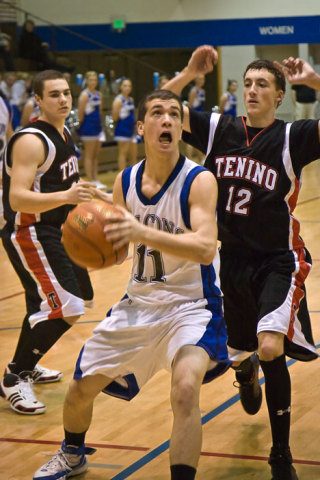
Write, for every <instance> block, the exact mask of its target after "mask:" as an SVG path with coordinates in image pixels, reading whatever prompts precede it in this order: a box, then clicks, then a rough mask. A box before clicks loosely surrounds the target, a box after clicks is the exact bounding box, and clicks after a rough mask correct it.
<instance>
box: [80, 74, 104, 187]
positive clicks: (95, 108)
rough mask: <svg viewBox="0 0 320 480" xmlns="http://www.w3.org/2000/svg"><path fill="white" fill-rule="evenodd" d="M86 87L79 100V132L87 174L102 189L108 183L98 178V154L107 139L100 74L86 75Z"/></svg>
mask: <svg viewBox="0 0 320 480" xmlns="http://www.w3.org/2000/svg"><path fill="white" fill-rule="evenodd" d="M85 85H86V88H85V89H84V90H83V91H82V92H81V94H80V96H79V100H78V117H79V123H80V127H79V129H78V134H79V136H80V139H81V141H82V145H83V163H84V171H85V176H86V177H87V179H88V180H89V181H91V182H92V184H93V185H94V186H95V187H97V188H100V189H102V190H105V189H106V185H104V184H103V183H101V182H100V181H99V180H98V178H97V177H98V155H99V151H100V149H101V143H102V142H103V141H104V140H105V137H104V132H103V130H102V122H101V109H102V101H101V94H100V92H99V91H98V90H97V85H98V75H97V73H96V72H93V71H90V72H87V73H86V75H85Z"/></svg>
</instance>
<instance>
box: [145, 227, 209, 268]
mask: <svg viewBox="0 0 320 480" xmlns="http://www.w3.org/2000/svg"><path fill="white" fill-rule="evenodd" d="M139 242H140V243H143V244H145V245H148V246H149V247H153V248H155V249H157V250H160V251H162V252H165V253H168V254H170V255H174V256H177V257H181V258H185V259H188V260H190V261H192V262H195V263H200V264H203V265H208V264H210V263H211V262H212V260H213V258H214V256H215V254H216V242H215V240H214V236H213V235H212V236H211V235H207V236H204V235H199V234H198V233H195V232H191V233H182V234H175V235H174V234H170V233H167V232H162V231H160V230H156V229H153V228H150V227H144V228H143V229H142V230H141V234H140V238H139Z"/></svg>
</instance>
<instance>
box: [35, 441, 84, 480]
mask: <svg viewBox="0 0 320 480" xmlns="http://www.w3.org/2000/svg"><path fill="white" fill-rule="evenodd" d="M84 451H85V449H84V446H83V447H80V448H76V447H69V446H68V447H65V445H64V443H63V444H62V447H61V449H60V450H59V451H58V452H57V453H56V454H55V455H54V456H53V457H52V458H51V460H49V462H47V463H46V464H45V465H42V467H40V468H39V469H38V470H37V471H36V473H35V474H34V476H33V480H57V479H59V480H65V479H67V478H69V477H74V476H75V475H80V474H81V473H83V472H85V471H86V470H87V469H88V463H87V459H86V456H85V454H84Z"/></svg>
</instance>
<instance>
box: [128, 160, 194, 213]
mask: <svg viewBox="0 0 320 480" xmlns="http://www.w3.org/2000/svg"><path fill="white" fill-rule="evenodd" d="M185 160H186V158H185V157H183V156H182V155H180V157H179V160H178V161H177V164H176V166H175V167H174V169H173V170H172V172H171V173H170V175H169V177H168V179H167V181H166V182H165V183H164V184H163V185H162V187H161V188H160V190H159V192H158V193H156V194H155V195H153V197H151V198H147V197H145V196H144V194H143V193H142V191H141V185H142V175H143V171H144V167H145V162H146V161H145V160H143V161H142V162H141V165H140V167H139V168H138V171H137V175H136V192H137V195H138V197H139V199H140V201H141V202H142V203H143V205H156V204H157V203H158V201H159V200H160V199H161V197H162V196H163V195H164V194H165V192H166V191H167V190H168V188H169V187H170V185H171V184H172V182H173V181H174V180H175V179H176V178H177V176H178V175H179V173H180V171H181V169H182V167H183V165H184V162H185Z"/></svg>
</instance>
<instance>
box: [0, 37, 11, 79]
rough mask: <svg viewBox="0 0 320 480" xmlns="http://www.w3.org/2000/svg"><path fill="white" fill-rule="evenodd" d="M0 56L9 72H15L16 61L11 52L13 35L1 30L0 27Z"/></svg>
mask: <svg viewBox="0 0 320 480" xmlns="http://www.w3.org/2000/svg"><path fill="white" fill-rule="evenodd" d="M0 58H2V60H3V63H4V69H5V70H6V71H7V72H13V71H14V70H15V68H14V62H13V55H12V52H11V37H10V35H7V34H6V33H4V32H2V31H1V28H0Z"/></svg>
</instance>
